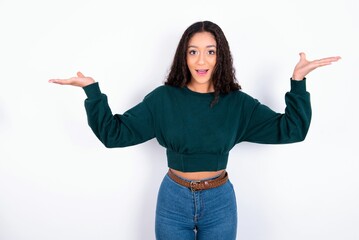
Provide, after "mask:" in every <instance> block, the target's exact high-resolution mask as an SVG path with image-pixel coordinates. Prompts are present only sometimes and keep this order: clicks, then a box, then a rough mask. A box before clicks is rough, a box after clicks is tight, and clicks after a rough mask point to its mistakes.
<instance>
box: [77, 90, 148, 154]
mask: <svg viewBox="0 0 359 240" xmlns="http://www.w3.org/2000/svg"><path fill="white" fill-rule="evenodd" d="M83 89H84V91H85V93H86V95H87V99H86V100H85V108H86V113H87V120H88V124H89V126H90V127H91V129H92V131H93V132H94V134H95V135H96V136H97V138H98V139H99V140H100V141H101V142H102V143H103V144H104V145H105V146H106V147H108V148H113V147H126V146H131V145H135V144H140V143H143V142H145V141H148V140H150V139H151V138H154V137H155V133H154V129H153V121H152V115H151V112H150V111H149V109H148V107H147V105H146V103H145V102H144V101H142V102H141V103H139V104H138V105H136V106H134V107H133V108H131V109H129V110H128V111H126V112H125V113H124V114H122V115H120V114H112V111H111V109H110V107H109V105H108V101H107V96H106V95H105V94H103V93H101V90H100V88H99V85H98V83H93V84H91V85H88V86H86V87H84V88H83Z"/></svg>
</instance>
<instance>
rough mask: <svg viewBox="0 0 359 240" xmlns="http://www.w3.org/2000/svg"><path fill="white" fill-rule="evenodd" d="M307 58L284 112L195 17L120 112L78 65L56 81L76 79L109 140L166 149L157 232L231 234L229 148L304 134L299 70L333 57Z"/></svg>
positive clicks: (305, 109) (305, 99)
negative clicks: (159, 73)
mask: <svg viewBox="0 0 359 240" xmlns="http://www.w3.org/2000/svg"><path fill="white" fill-rule="evenodd" d="M339 59H340V57H329V58H323V59H320V60H315V61H308V60H307V59H306V56H305V54H304V53H300V60H299V62H298V64H297V65H296V66H295V68H294V72H293V75H292V78H291V80H290V81H291V90H290V91H289V92H287V93H286V95H285V101H286V110H285V113H284V114H280V113H276V112H274V111H272V110H271V109H270V108H268V107H267V106H265V105H263V104H261V103H259V102H258V101H257V100H255V99H254V98H252V97H251V96H249V95H247V94H246V93H244V92H242V91H241V87H240V85H239V84H238V83H237V81H236V77H235V70H234V67H233V61H232V56H231V52H230V48H229V45H228V42H227V40H226V37H225V35H224V33H223V32H222V30H221V28H220V27H219V26H218V25H216V24H215V23H213V22H210V21H204V22H196V23H194V24H192V25H191V26H189V27H188V28H187V29H186V30H185V32H184V33H183V35H182V38H181V39H180V42H179V44H178V47H177V51H176V53H175V56H174V60H173V63H172V67H171V69H170V72H169V75H168V77H167V80H166V82H165V84H164V85H162V86H159V87H158V88H156V89H154V90H153V91H151V92H150V93H149V94H148V95H147V96H145V98H144V99H143V101H142V102H141V103H139V104H138V105H136V106H134V107H133V108H131V109H130V110H128V111H126V112H125V113H124V114H122V115H120V114H112V112H111V109H110V107H109V105H108V103H107V97H106V95H105V94H103V93H101V91H100V88H99V84H98V83H97V82H95V81H94V80H93V79H92V78H91V77H86V76H84V75H83V74H82V73H81V72H78V73H77V77H72V78H70V79H52V80H50V82H52V83H57V84H65V85H73V86H78V87H82V88H83V89H84V91H85V93H86V95H87V99H86V100H85V107H86V111H87V116H88V123H89V125H90V127H91V128H92V130H93V132H94V133H95V134H96V136H97V137H98V138H99V140H100V141H101V142H102V143H103V144H104V145H105V146H106V147H109V148H112V147H126V146H131V145H135V144H140V143H143V142H145V141H147V140H149V139H152V138H156V139H157V140H158V142H159V144H160V145H162V146H163V147H165V148H166V149H167V160H168V167H169V171H168V173H167V174H166V176H165V177H164V179H163V182H162V184H161V187H160V190H159V193H158V201H157V209H156V238H157V239H160V240H162V239H166V240H169V239H171V240H176V239H181V240H186V239H205V240H211V239H223V240H231V239H235V238H236V229H237V209H236V198H235V193H234V190H233V186H232V184H231V182H230V181H229V180H228V174H227V172H226V166H227V160H228V154H229V151H230V150H231V149H232V148H233V147H234V146H235V145H236V144H237V143H240V142H242V141H248V142H256V143H270V144H284V143H293V142H299V141H303V140H304V138H305V136H306V134H307V131H308V129H309V124H310V120H311V105H310V99H309V93H308V92H307V91H306V79H305V77H306V75H307V74H308V73H309V72H311V71H312V70H314V69H316V68H318V67H322V66H326V65H329V64H331V63H332V62H335V61H338V60H339Z"/></svg>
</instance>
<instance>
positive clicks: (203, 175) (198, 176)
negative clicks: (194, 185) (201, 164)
mask: <svg viewBox="0 0 359 240" xmlns="http://www.w3.org/2000/svg"><path fill="white" fill-rule="evenodd" d="M170 170H171V171H172V172H173V173H174V174H176V175H177V176H179V177H181V178H184V179H188V180H193V181H199V180H202V179H208V178H213V177H217V176H219V175H220V174H221V173H222V172H223V171H224V170H219V171H215V172H181V171H178V170H174V169H170Z"/></svg>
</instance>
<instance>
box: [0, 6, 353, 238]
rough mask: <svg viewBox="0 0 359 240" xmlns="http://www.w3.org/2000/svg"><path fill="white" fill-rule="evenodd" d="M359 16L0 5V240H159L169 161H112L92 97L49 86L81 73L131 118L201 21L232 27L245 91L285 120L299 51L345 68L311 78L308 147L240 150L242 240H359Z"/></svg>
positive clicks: (132, 154) (349, 9) (117, 152)
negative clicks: (91, 119)
mask: <svg viewBox="0 0 359 240" xmlns="http://www.w3.org/2000/svg"><path fill="white" fill-rule="evenodd" d="M358 12H359V3H358V1H357V0H340V1H339V0H338V1H334V0H333V1H328V0H317V1H313V0H294V1H285V0H272V1H265V0H254V1H235V0H230V1H214V0H210V1H209V0H207V1H204V0H198V1H192V0H182V1H177V2H173V1H165V0H154V1H123V3H120V1H99V0H97V1H96V0H83V1H70V0H61V1H45V0H43V1H41V0H34V1H24V0H23V1H12V0H11V1H10V0H0V32H1V37H0V79H1V80H0V81H1V85H0V86H1V87H0V88H1V93H0V239H1V240H30V239H31V240H32V239H34V240H35V239H36V240H48V239H51V240H55V239H56V240H60V239H61V240H81V239H86V240H91V239H94V240H95V239H96V240H98V239H106V240H111V239H116V240H117V239H131V240H132V239H134V240H138V239H154V211H155V205H156V197H157V190H158V187H159V184H160V182H161V180H162V177H163V176H164V174H165V173H166V157H165V149H163V148H162V147H160V146H159V145H158V144H157V142H156V141H155V140H151V141H149V142H147V143H144V144H141V145H138V146H134V147H129V148H123V149H106V148H105V147H104V146H103V145H102V144H101V143H100V142H99V141H98V140H97V139H96V137H95V136H94V134H92V132H91V130H90V128H89V127H88V126H87V122H86V115H85V110H84V107H83V101H84V99H85V94H84V92H83V91H82V90H81V89H79V88H74V87H69V86H57V85H54V84H49V83H47V80H48V79H50V78H67V77H72V76H74V75H75V74H76V71H78V70H81V71H82V72H83V73H84V74H86V75H89V76H92V77H93V78H95V79H96V80H97V81H98V82H100V86H101V88H102V90H103V92H105V93H106V94H107V95H108V97H109V102H110V105H111V107H112V109H113V111H114V112H117V113H122V112H123V111H125V110H127V109H129V108H130V107H132V106H133V105H134V104H136V103H137V102H139V101H140V100H142V98H143V96H144V95H145V94H146V93H148V92H149V91H151V90H152V89H153V88H155V87H157V86H158V85H161V84H162V83H163V81H164V78H165V75H166V73H167V70H168V68H169V66H170V64H171V61H172V57H173V54H174V51H175V48H176V46H177V43H178V40H179V38H180V36H181V34H182V32H183V31H184V30H185V29H186V28H187V27H188V26H189V25H190V24H192V23H193V22H195V21H198V20H211V21H214V22H216V23H218V24H219V25H220V26H221V27H222V29H223V30H224V32H225V33H226V36H227V38H228V40H229V42H230V46H231V49H232V51H233V56H234V62H235V67H236V69H237V73H238V79H239V81H240V83H241V85H242V87H243V90H244V91H245V92H247V93H249V94H251V95H253V96H254V97H256V98H258V99H259V100H261V101H262V102H263V103H266V104H268V105H269V106H271V107H272V108H273V109H274V110H277V111H283V109H284V93H285V92H286V91H287V90H288V89H289V77H290V76H291V74H292V70H293V68H294V65H295V64H296V63H297V61H298V59H299V57H298V53H299V52H300V51H304V52H306V53H307V57H308V58H309V59H316V58H321V57H327V56H332V55H340V56H342V58H343V59H342V60H341V61H340V62H338V63H335V64H333V65H332V66H329V67H326V68H322V69H318V70H317V71H315V72H313V73H311V74H310V75H308V90H309V91H310V92H311V99H312V105H313V120H312V124H311V128H310V131H309V134H308V136H307V139H306V140H305V141H304V142H302V143H298V144H292V145H276V146H274V145H258V144H249V143H242V144H239V145H238V146H236V147H235V148H234V149H233V150H232V152H231V155H230V160H229V165H228V172H229V174H230V178H231V180H232V182H233V183H234V185H235V189H236V194H237V200H238V207H239V225H238V236H239V239H243V240H252V239H253V240H287V239H291V240H297V239H298V240H299V239H301V240H302V239H306V240H314V239H315V240H317V239H326V240H337V239H345V240H354V239H359V229H358V226H359V206H358V202H359V193H358V189H359V188H358V184H359V175H358V172H359V164H358V136H359V127H358V125H357V123H358V120H359V119H358V114H357V112H358V110H357V109H358V107H357V104H358V95H356V94H355V93H356V92H357V89H358V87H359V84H358V80H359V79H358V71H357V64H358V62H359V47H358V42H359V33H358V22H359V17H358V14H357V13H358Z"/></svg>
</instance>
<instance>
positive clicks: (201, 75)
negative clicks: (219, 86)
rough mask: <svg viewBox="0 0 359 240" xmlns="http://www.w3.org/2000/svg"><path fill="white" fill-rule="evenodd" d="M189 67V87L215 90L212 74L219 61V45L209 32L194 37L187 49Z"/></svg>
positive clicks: (200, 89)
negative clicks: (217, 60)
mask: <svg viewBox="0 0 359 240" xmlns="http://www.w3.org/2000/svg"><path fill="white" fill-rule="evenodd" d="M186 56H187V57H186V59H187V66H188V69H189V71H190V72H191V82H190V83H189V84H188V85H189V87H192V88H193V89H197V90H199V91H205V90H207V91H208V90H210V91H211V90H213V85H212V80H211V77H212V73H213V70H214V66H215V65H216V59H217V43H216V40H215V38H214V36H213V35H212V34H211V33H209V32H200V33H196V34H194V35H193V36H192V38H191V39H190V40H189V42H188V48H187V54H186Z"/></svg>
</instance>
